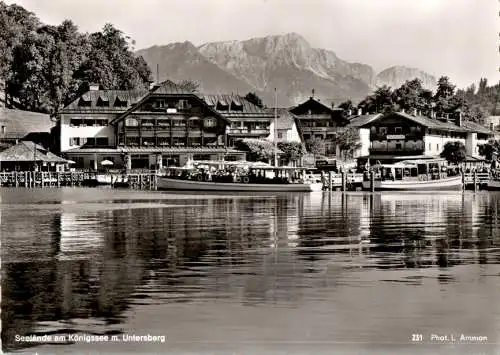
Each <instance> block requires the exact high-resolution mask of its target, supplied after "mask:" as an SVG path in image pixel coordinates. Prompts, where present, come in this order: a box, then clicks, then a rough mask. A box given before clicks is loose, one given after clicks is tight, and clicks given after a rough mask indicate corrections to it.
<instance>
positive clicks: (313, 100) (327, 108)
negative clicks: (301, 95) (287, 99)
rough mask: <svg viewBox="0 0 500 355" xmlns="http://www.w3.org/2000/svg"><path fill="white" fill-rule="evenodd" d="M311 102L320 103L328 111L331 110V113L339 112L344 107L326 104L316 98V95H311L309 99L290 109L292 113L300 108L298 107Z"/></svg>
mask: <svg viewBox="0 0 500 355" xmlns="http://www.w3.org/2000/svg"><path fill="white" fill-rule="evenodd" d="M311 103H313V104H314V105H319V106H320V107H322V108H324V109H326V110H327V111H328V112H331V113H333V112H338V111H342V109H341V108H333V107H330V106H328V105H325V104H324V103H322V102H321V101H319V100H318V99H316V98H315V97H310V98H309V100H307V101H304V102H303V103H301V104H299V105H297V106H295V107H293V108H292V109H291V110H290V111H291V112H292V113H294V110H296V109H298V108H300V107H302V106H304V105H308V104H311Z"/></svg>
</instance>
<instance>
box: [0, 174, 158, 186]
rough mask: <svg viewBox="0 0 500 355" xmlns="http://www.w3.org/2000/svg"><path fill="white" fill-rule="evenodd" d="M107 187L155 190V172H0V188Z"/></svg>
mask: <svg viewBox="0 0 500 355" xmlns="http://www.w3.org/2000/svg"><path fill="white" fill-rule="evenodd" d="M99 185H109V186H112V187H128V188H131V189H148V190H156V188H157V174H156V172H153V171H151V172H140V173H134V172H132V173H123V174H120V173H99V172H81V171H80V172H78V171H71V172H66V171H65V172H39V171H12V172H0V187H26V188H35V187H63V186H67V187H85V186H87V187H95V186H99Z"/></svg>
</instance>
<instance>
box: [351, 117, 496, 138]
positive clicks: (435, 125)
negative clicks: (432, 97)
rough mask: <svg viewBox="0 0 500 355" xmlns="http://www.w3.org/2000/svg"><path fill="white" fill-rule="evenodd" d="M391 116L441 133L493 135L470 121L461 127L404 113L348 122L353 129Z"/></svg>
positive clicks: (362, 118)
mask: <svg viewBox="0 0 500 355" xmlns="http://www.w3.org/2000/svg"><path fill="white" fill-rule="evenodd" d="M391 115H397V116H400V117H402V118H405V119H407V120H410V121H412V122H415V123H417V124H419V125H421V126H423V127H427V128H430V129H439V130H443V131H453V132H477V133H484V134H493V132H491V131H490V130H489V129H487V128H486V127H483V126H482V125H479V124H477V123H474V122H470V121H465V120H464V121H463V122H462V125H461V126H457V125H456V124H454V123H452V122H448V121H447V122H444V121H440V120H438V119H432V118H429V117H425V116H418V115H416V116H414V115H410V114H408V113H404V112H394V113H390V114H387V115H382V114H374V115H362V116H356V117H354V118H352V119H351V120H350V125H352V126H353V127H363V126H366V125H368V124H370V123H372V122H374V121H376V120H379V119H383V118H385V117H388V116H391Z"/></svg>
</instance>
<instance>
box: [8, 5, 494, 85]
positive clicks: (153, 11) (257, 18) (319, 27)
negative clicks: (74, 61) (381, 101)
mask: <svg viewBox="0 0 500 355" xmlns="http://www.w3.org/2000/svg"><path fill="white" fill-rule="evenodd" d="M6 3H9V4H10V3H17V4H19V5H21V6H23V7H25V8H26V9H28V10H30V11H33V12H35V13H36V14H37V15H38V17H39V18H40V19H41V20H42V21H44V22H46V23H50V24H59V23H60V22H61V21H63V20H64V19H66V18H68V19H71V20H72V21H73V22H74V23H75V24H76V25H78V27H79V28H80V29H81V30H82V31H98V30H100V29H101V28H102V27H103V25H104V24H105V23H107V22H110V23H112V24H114V25H115V26H116V27H118V28H119V29H121V30H122V31H124V32H125V33H126V34H127V35H129V36H131V37H132V38H133V39H135V40H136V43H137V44H136V48H137V49H141V48H144V47H149V46H152V45H155V44H157V45H161V44H167V43H171V42H183V41H186V40H188V41H191V42H192V43H193V44H195V45H199V44H202V43H204V42H211V41H222V40H242V39H248V38H251V37H262V36H266V35H271V34H284V33H288V32H297V33H299V34H301V35H302V36H303V37H304V38H305V39H306V40H308V41H309V43H310V44H311V45H312V46H314V47H321V48H326V49H330V50H333V51H335V52H336V53H337V55H338V56H339V57H340V58H342V59H344V60H348V61H356V62H361V63H365V64H369V65H371V66H372V67H373V68H374V69H375V70H376V71H380V70H383V69H385V68H387V67H390V66H392V65H405V66H410V67H416V68H419V69H422V70H425V71H427V72H429V73H430V74H433V75H435V76H436V77H437V76H440V75H448V76H449V77H450V78H451V79H452V80H453V81H454V82H455V83H456V84H458V85H459V86H467V85H469V84H471V83H473V82H476V83H477V82H478V81H479V78H480V77H487V78H488V80H489V81H490V83H491V82H498V81H499V80H500V75H499V72H498V67H499V66H500V60H499V59H500V55H499V51H498V48H499V44H500V38H499V32H500V18H499V11H500V3H499V2H498V1H497V0H177V1H172V0H83V1H80V0H79V1H75V0H71V1H68V0H17V1H11V0H7V1H6Z"/></svg>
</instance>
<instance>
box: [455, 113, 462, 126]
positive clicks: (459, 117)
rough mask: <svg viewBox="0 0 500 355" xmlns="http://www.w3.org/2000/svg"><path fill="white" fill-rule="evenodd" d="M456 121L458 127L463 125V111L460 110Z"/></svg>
mask: <svg viewBox="0 0 500 355" xmlns="http://www.w3.org/2000/svg"><path fill="white" fill-rule="evenodd" d="M455 123H456V125H457V126H458V127H462V111H458V115H457V117H456V122H455Z"/></svg>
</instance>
